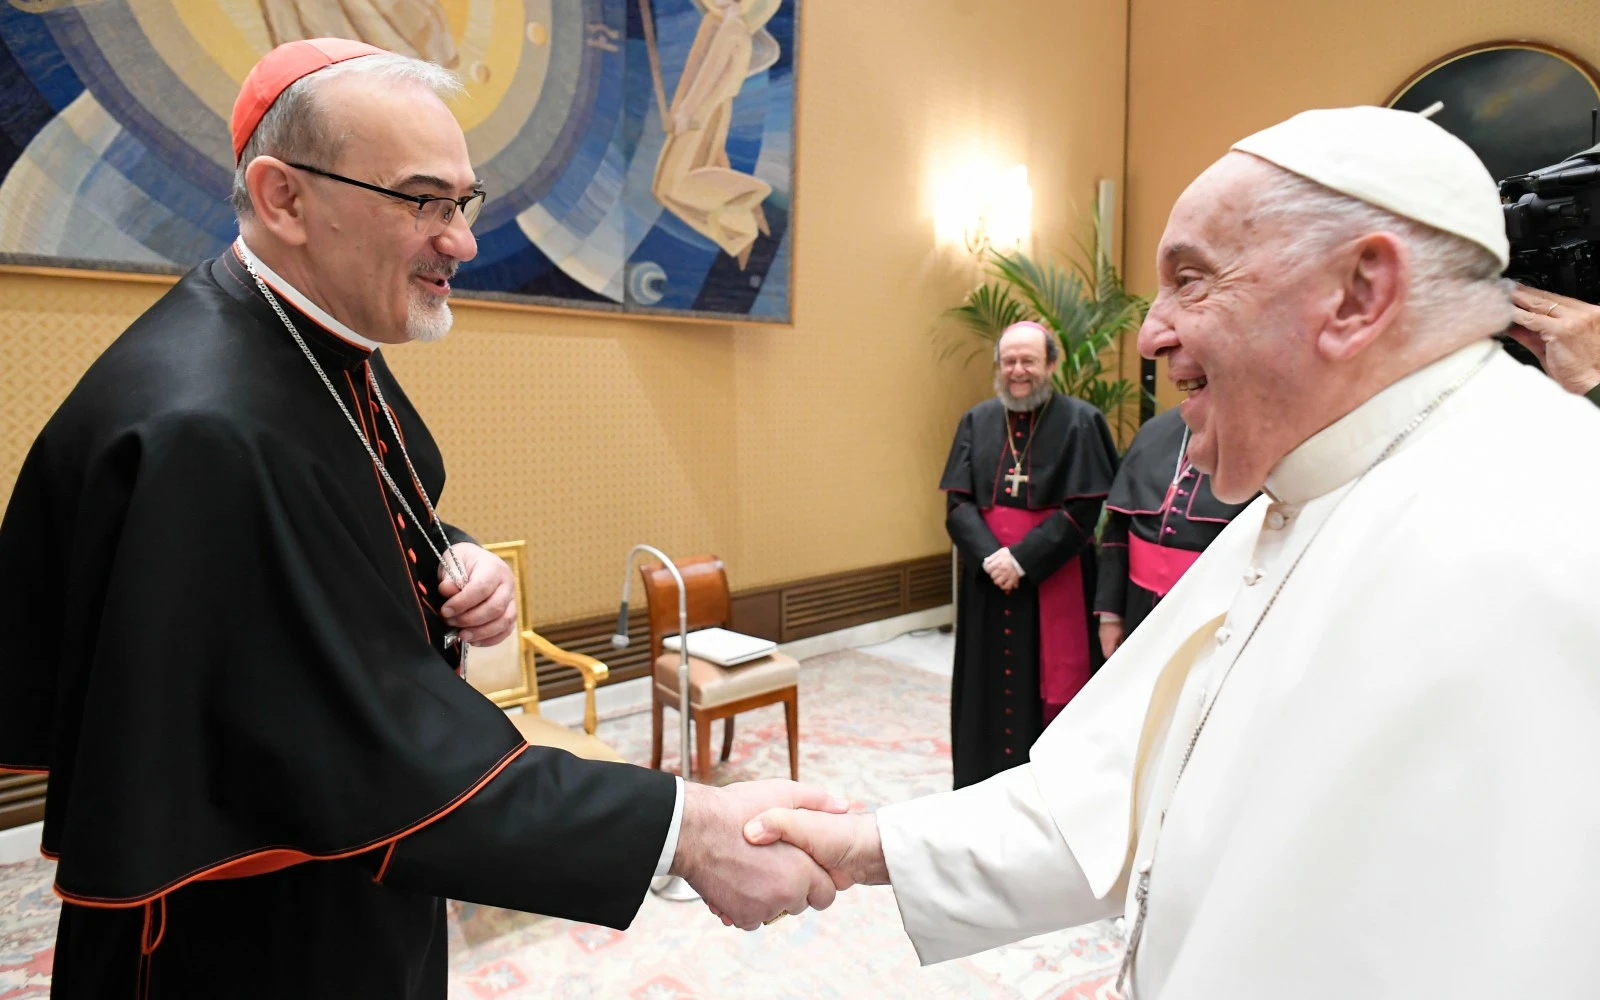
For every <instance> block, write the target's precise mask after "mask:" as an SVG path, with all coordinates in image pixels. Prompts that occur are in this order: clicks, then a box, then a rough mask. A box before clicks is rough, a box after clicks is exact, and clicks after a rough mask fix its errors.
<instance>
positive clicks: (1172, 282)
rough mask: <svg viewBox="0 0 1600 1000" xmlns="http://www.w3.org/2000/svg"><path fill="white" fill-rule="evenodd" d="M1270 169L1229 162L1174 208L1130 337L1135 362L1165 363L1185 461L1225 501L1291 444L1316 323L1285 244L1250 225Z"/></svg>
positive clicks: (1277, 232)
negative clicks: (1155, 278)
mask: <svg viewBox="0 0 1600 1000" xmlns="http://www.w3.org/2000/svg"><path fill="white" fill-rule="evenodd" d="M1270 169H1271V168H1269V167H1267V166H1265V165H1264V164H1262V163H1260V162H1259V161H1257V160H1255V159H1253V158H1251V157H1248V156H1245V155H1243V154H1240V153H1231V154H1229V155H1228V156H1227V157H1224V158H1223V159H1222V160H1219V161H1218V162H1217V163H1216V164H1214V165H1212V167H1211V168H1210V169H1208V170H1207V171H1206V172H1205V173H1203V174H1201V175H1200V177H1199V178H1198V179H1197V180H1196V181H1195V182H1194V183H1193V184H1191V185H1190V186H1189V189H1188V190H1187V191H1185V192H1184V194H1183V196H1182V197H1181V198H1179V199H1178V202H1177V204H1176V205H1175V206H1174V207H1173V209H1172V216H1171V218H1170V219H1168V221H1167V229H1166V232H1165V233H1164V234H1163V235H1162V238H1161V246H1160V248H1159V250H1158V252H1157V253H1158V261H1157V264H1158V268H1159V278H1160V286H1159V290H1158V292H1157V294H1156V298H1155V301H1154V302H1153V303H1152V304H1151V306H1150V312H1149V315H1148V316H1147V317H1146V319H1145V322H1144V326H1143V327H1142V328H1141V329H1140V331H1139V353H1140V354H1142V355H1144V356H1145V357H1147V358H1157V357H1161V358H1166V359H1167V364H1168V377H1169V378H1171V379H1172V381H1173V383H1174V384H1175V385H1176V386H1177V387H1178V389H1179V390H1181V391H1182V392H1183V393H1184V394H1185V396H1186V397H1187V398H1186V399H1185V400H1184V402H1183V405H1182V413H1183V419H1184V422H1185V423H1187V424H1188V425H1189V428H1190V433H1191V436H1190V439H1189V458H1190V460H1191V461H1192V462H1193V463H1194V464H1195V466H1196V467H1197V468H1199V469H1200V470H1201V471H1203V472H1207V473H1209V474H1210V475H1211V477H1212V488H1213V490H1214V491H1215V492H1216V494H1217V496H1218V497H1220V498H1222V499H1224V500H1227V501H1230V502H1239V501H1243V500H1246V499H1248V498H1249V497H1250V496H1251V495H1252V494H1254V493H1255V492H1256V491H1257V490H1259V489H1260V488H1261V486H1262V484H1263V483H1264V482H1265V481H1266V478H1267V475H1268V473H1270V472H1271V471H1272V468H1273V466H1275V465H1276V464H1277V463H1278V461H1279V460H1280V459H1281V458H1283V456H1284V455H1286V454H1288V452H1289V451H1290V450H1291V449H1292V448H1293V447H1294V446H1295V445H1297V444H1298V443H1299V440H1300V439H1299V438H1296V436H1295V432H1294V430H1293V428H1292V427H1290V426H1289V425H1288V424H1286V422H1285V421H1284V420H1283V419H1282V417H1283V415H1284V414H1285V413H1287V412H1291V411H1292V409H1293V407H1294V405H1295V400H1296V396H1297V393H1298V389H1299V387H1301V385H1302V383H1303V381H1304V378H1305V376H1304V372H1305V371H1306V370H1307V360H1308V355H1307V353H1306V349H1307V348H1308V347H1309V344H1310V340H1311V338H1310V337H1309V336H1307V335H1306V332H1307V330H1308V329H1309V328H1311V327H1313V326H1314V322H1315V321H1314V318H1313V317H1312V316H1311V310H1310V309H1309V305H1310V302H1309V296H1314V295H1315V292H1314V291H1312V290H1310V289H1302V287H1301V286H1300V282H1301V280H1302V279H1303V278H1304V277H1305V275H1304V273H1303V271H1304V269H1303V268H1296V267H1294V266H1293V265H1292V264H1290V263H1289V262H1286V261H1284V260H1282V259H1281V254H1279V253H1278V251H1281V250H1282V249H1283V248H1284V246H1285V245H1286V242H1287V239H1288V237H1289V236H1291V235H1292V234H1290V233H1287V232H1284V231H1281V228H1280V227H1279V226H1278V225H1277V224H1276V223H1258V222H1255V221H1253V220H1252V219H1251V216H1250V213H1251V210H1252V207H1253V206H1254V204H1255V194H1254V191H1255V190H1256V189H1257V188H1258V187H1259V186H1260V185H1261V183H1262V181H1263V180H1264V179H1265V178H1266V177H1267V176H1268V174H1267V172H1268V171H1269V170H1270Z"/></svg>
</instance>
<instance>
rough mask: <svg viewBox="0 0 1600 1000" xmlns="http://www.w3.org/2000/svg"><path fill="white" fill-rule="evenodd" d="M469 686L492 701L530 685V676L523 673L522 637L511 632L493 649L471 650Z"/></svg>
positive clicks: (485, 647) (469, 654)
mask: <svg viewBox="0 0 1600 1000" xmlns="http://www.w3.org/2000/svg"><path fill="white" fill-rule="evenodd" d="M467 683H468V684H471V685H472V686H473V687H475V688H477V689H478V692H479V693H480V694H484V695H487V696H489V697H493V696H495V695H497V694H498V695H502V696H503V695H504V692H507V691H511V690H513V689H521V688H522V687H523V686H524V685H525V684H527V675H526V674H524V673H523V671H522V639H521V637H519V636H518V635H517V633H516V632H512V633H511V634H510V635H508V636H506V637H505V638H504V639H502V640H500V641H499V642H497V643H495V644H494V645H493V646H469V647H468V649H467ZM519 693H520V694H529V693H531V692H528V691H519Z"/></svg>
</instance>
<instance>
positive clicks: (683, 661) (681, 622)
mask: <svg viewBox="0 0 1600 1000" xmlns="http://www.w3.org/2000/svg"><path fill="white" fill-rule="evenodd" d="M641 552H648V553H650V554H651V555H653V556H655V557H656V558H657V559H659V560H661V563H662V565H664V566H666V567H667V571H668V572H670V573H671V574H672V579H673V582H675V583H676V584H677V585H678V650H679V652H678V729H679V737H680V739H679V752H680V753H681V754H682V757H681V758H680V759H681V760H682V764H681V765H680V767H681V768H682V770H683V780H684V781H689V780H692V779H690V777H689V598H688V593H687V592H686V591H685V590H684V586H683V574H681V573H679V572H678V567H677V566H676V565H675V564H674V563H673V561H672V560H671V559H668V558H667V554H666V553H665V552H662V551H661V550H660V549H658V548H656V547H655V546H654V545H635V546H634V547H633V548H631V549H629V550H628V561H627V562H626V563H625V564H624V565H623V567H622V607H621V609H620V610H619V611H618V612H617V631H616V634H615V635H613V636H612V637H611V645H613V646H615V647H616V648H617V649H626V648H628V594H629V591H630V589H631V587H632V585H633V559H634V557H635V556H637V555H638V554H639V553H641ZM650 671H651V677H652V678H654V676H655V664H653V663H652V664H651V665H650ZM650 683H652V684H654V683H655V681H654V680H653V679H652V680H651V682H650ZM650 891H651V892H653V893H655V894H656V895H657V896H660V897H661V898H662V899H669V900H672V901H673V902H675V903H687V902H689V901H691V900H695V899H699V898H700V894H699V893H698V892H696V891H695V888H694V886H692V885H690V884H689V883H688V882H687V881H685V880H684V879H683V878H681V877H680V876H677V875H663V876H661V877H660V878H657V879H656V880H655V881H653V882H651V883H650Z"/></svg>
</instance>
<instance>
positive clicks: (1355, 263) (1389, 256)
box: [1317, 233, 1411, 361]
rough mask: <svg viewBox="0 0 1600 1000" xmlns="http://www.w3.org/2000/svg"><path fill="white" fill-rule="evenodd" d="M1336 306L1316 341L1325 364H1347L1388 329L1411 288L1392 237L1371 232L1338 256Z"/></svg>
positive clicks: (1402, 252)
mask: <svg viewBox="0 0 1600 1000" xmlns="http://www.w3.org/2000/svg"><path fill="white" fill-rule="evenodd" d="M1334 266H1336V267H1338V268H1339V272H1340V273H1339V276H1338V277H1339V289H1338V302H1337V304H1336V305H1335V308H1334V311H1333V315H1332V316H1330V317H1329V318H1328V321H1327V323H1326V324H1325V325H1324V326H1323V328H1322V332H1321V333H1320V334H1319V335H1318V337H1317V349H1318V350H1319V351H1320V352H1321V353H1322V354H1323V356H1324V357H1326V358H1327V359H1328V360H1330V361H1348V360H1349V359H1351V358H1353V357H1355V356H1356V355H1358V354H1360V353H1361V352H1363V351H1365V350H1366V349H1367V348H1368V347H1370V346H1372V344H1373V343H1375V342H1376V341H1377V340H1378V338H1379V337H1381V336H1383V334H1384V333H1385V332H1386V331H1388V330H1389V329H1391V328H1392V327H1393V326H1394V325H1395V323H1396V322H1397V321H1398V319H1399V317H1400V310H1401V308H1402V306H1404V304H1405V300H1406V292H1407V289H1408V287H1409V286H1410V284H1411V259H1410V255H1409V254H1408V252H1407V250H1406V247H1405V244H1404V243H1402V242H1401V240H1400V238H1399V237H1398V236H1395V235H1394V234H1393V233H1371V234H1369V235H1367V236H1363V237H1362V238H1361V239H1359V240H1356V241H1355V242H1354V243H1352V244H1350V246H1349V247H1348V248H1346V250H1345V251H1344V252H1342V253H1340V254H1339V255H1338V257H1337V260H1336V262H1335V264H1334Z"/></svg>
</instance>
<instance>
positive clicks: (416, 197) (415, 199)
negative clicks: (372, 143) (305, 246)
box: [289, 163, 488, 232]
mask: <svg viewBox="0 0 1600 1000" xmlns="http://www.w3.org/2000/svg"><path fill="white" fill-rule="evenodd" d="M289 166H291V167H293V168H295V169H296V170H304V171H305V172H306V173H308V174H316V175H317V176H318V177H326V178H327V179H328V180H330V181H338V182H339V183H340V184H349V185H350V186H352V187H358V188H362V189H364V190H367V191H376V192H377V193H378V194H386V195H388V196H389V197H391V198H399V199H400V200H401V201H409V202H411V203H412V204H413V205H415V206H417V228H418V229H422V228H423V227H424V226H426V227H427V228H429V229H430V230H433V231H435V232H443V231H444V229H445V227H446V226H448V225H450V223H451V221H452V220H454V219H455V217H456V211H457V209H459V210H460V211H461V217H462V218H463V219H466V220H467V228H468V229H471V228H472V224H473V223H474V222H477V221H478V213H479V212H481V211H483V203H484V200H485V199H486V198H487V197H488V193H487V192H485V191H484V190H483V189H482V188H479V189H478V190H476V191H474V192H472V193H471V194H469V195H463V196H462V197H460V198H445V197H442V196H440V195H436V194H404V193H402V192H400V191H391V190H389V189H388V188H385V187H379V186H378V185H376V184H368V183H367V182H366V181H358V180H355V179H353V178H350V177H342V176H340V175H339V174H334V173H329V172H328V171H326V170H320V169H318V168H317V167H313V166H310V165H308V164H305V163H291V164H289Z"/></svg>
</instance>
